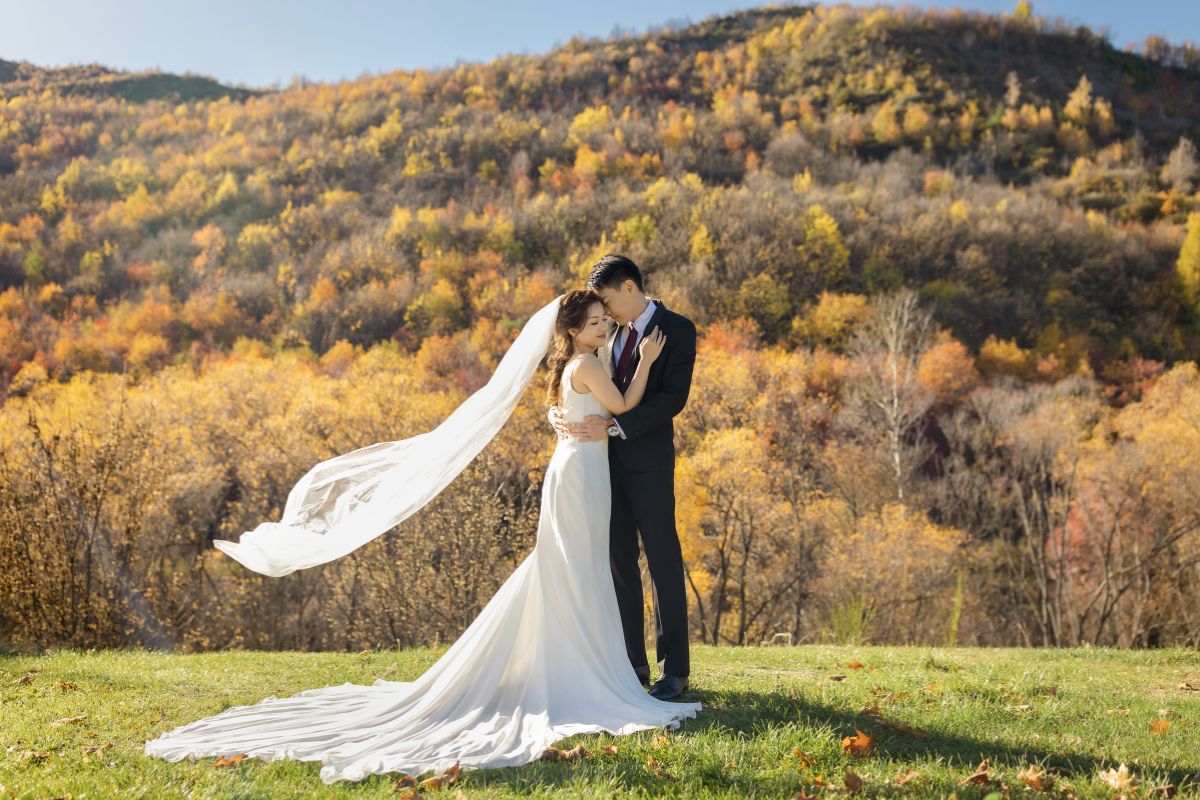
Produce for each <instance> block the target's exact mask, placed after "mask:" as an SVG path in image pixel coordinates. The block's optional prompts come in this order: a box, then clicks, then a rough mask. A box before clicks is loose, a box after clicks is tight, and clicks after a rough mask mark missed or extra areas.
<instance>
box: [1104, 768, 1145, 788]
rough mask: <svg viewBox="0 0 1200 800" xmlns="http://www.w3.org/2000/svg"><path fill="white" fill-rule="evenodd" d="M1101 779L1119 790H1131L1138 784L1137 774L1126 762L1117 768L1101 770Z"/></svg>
mask: <svg viewBox="0 0 1200 800" xmlns="http://www.w3.org/2000/svg"><path fill="white" fill-rule="evenodd" d="M1100 780H1102V781H1104V782H1105V783H1107V784H1108V785H1109V786H1111V787H1112V788H1114V789H1116V790H1117V791H1118V792H1127V791H1131V790H1132V789H1133V787H1134V786H1135V785H1136V784H1137V776H1136V775H1134V774H1133V773H1132V772H1130V771H1129V767H1127V766H1125V763H1124V762H1121V765H1120V766H1118V767H1117V768H1116V769H1104V770H1100Z"/></svg>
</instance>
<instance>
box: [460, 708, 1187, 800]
mask: <svg viewBox="0 0 1200 800" xmlns="http://www.w3.org/2000/svg"><path fill="white" fill-rule="evenodd" d="M687 699H688V700H689V701H697V700H698V701H700V702H701V703H703V704H704V709H703V710H702V711H701V712H700V714H699V716H698V717H697V718H695V719H691V720H687V721H685V722H684V723H683V725H682V727H681V728H680V732H681V733H686V734H694V735H700V736H703V735H704V734H706V733H707V734H711V735H712V736H713V738H714V741H715V740H721V739H723V740H725V741H727V742H729V741H732V740H743V738H744V737H750V738H762V737H769V736H771V734H772V730H773V729H777V728H781V727H783V726H786V725H792V724H797V723H799V724H803V725H808V726H814V725H815V726H828V727H830V728H832V729H833V731H834V732H835V734H836V736H837V737H838V738H839V739H840V737H842V736H848V735H850V734H853V733H854V731H855V729H856V728H857V729H859V730H862V731H864V732H867V733H870V734H871V735H872V736H874V737H875V738H876V742H877V744H876V750H875V753H874V755H873V756H872V757H871V758H870V759H869V760H867V761H864V762H862V763H863V766H864V767H867V765H881V764H885V763H886V760H896V761H907V762H917V761H922V762H924V761H936V760H939V759H940V760H941V761H942V762H943V763H946V764H948V765H950V766H952V767H953V766H955V765H957V766H959V767H961V769H960V770H959V771H961V772H962V776H965V775H967V774H969V773H970V772H973V771H974V768H975V767H976V766H977V765H978V764H979V762H980V761H982V760H983V759H985V758H986V759H988V760H989V761H990V763H991V764H992V767H993V770H995V769H996V768H998V767H1000V768H1005V771H1006V779H1007V780H1011V779H1012V772H1011V770H1012V769H1015V768H1017V767H1021V766H1025V765H1026V764H1035V763H1036V764H1040V765H1041V766H1042V767H1043V768H1046V769H1048V770H1049V771H1051V772H1055V773H1057V774H1060V775H1063V776H1066V777H1068V778H1073V779H1075V780H1079V781H1089V780H1091V779H1093V778H1094V777H1095V776H1096V775H1097V774H1098V773H1099V772H1100V771H1101V770H1103V769H1107V768H1110V767H1114V766H1116V765H1115V764H1114V763H1113V762H1112V761H1110V760H1105V759H1100V758H1097V757H1095V756H1091V755H1087V754H1083V753H1064V752H1062V751H1051V750H1048V749H1045V748H1039V747H1028V746H1015V745H1010V744H1005V743H1001V742H994V741H989V740H986V739H982V738H978V737H975V736H971V735H966V734H957V733H947V732H938V731H927V735H926V736H924V737H916V736H912V735H909V734H905V733H901V732H899V731H894V730H892V729H890V728H888V727H886V726H884V725H881V724H879V723H878V722H875V721H873V720H872V719H871V718H870V717H866V716H862V715H860V714H858V713H856V712H851V711H845V710H839V709H836V708H832V707H830V706H827V705H822V704H818V703H813V702H811V701H809V700H807V699H805V698H804V697H800V696H793V695H786V694H780V693H778V692H709V691H693V692H690V693H689V694H688V697H687ZM570 741H577V742H579V743H582V744H584V746H585V747H588V748H589V749H594V747H595V745H594V742H595V741H596V740H595V738H594V737H590V736H581V737H574V738H573V739H572V740H570ZM617 741H618V748H619V750H618V752H619V753H620V756H619V757H617V758H609V759H604V758H599V757H596V756H592V757H589V758H588V759H586V760H583V761H577V762H570V763H545V762H535V763H534V764H529V765H526V766H522V767H513V768H506V769H494V770H481V771H474V772H468V773H466V774H465V775H464V778H463V786H464V788H467V789H486V788H488V787H492V788H501V787H503V788H505V789H507V790H508V791H511V792H513V793H515V794H530V793H532V792H533V790H536V789H549V788H552V787H554V786H560V785H563V784H567V783H571V784H575V786H576V788H579V789H584V788H585V787H586V788H587V789H592V790H597V789H600V788H602V787H607V789H608V790H609V791H610V792H618V791H630V792H638V791H639V790H641V791H643V792H646V793H650V794H653V795H656V796H657V795H675V796H685V795H688V794H690V792H689V791H688V790H687V789H686V788H685V785H686V784H687V783H690V784H691V786H692V788H693V789H694V787H695V784H696V782H697V781H699V782H701V783H702V784H703V785H704V786H705V787H707V788H710V789H711V790H713V791H715V792H720V791H725V792H728V793H731V794H736V795H739V796H770V797H778V796H782V795H785V794H792V793H795V792H797V791H798V790H799V789H800V788H801V785H802V773H801V771H800V770H799V768H798V766H797V769H796V770H795V771H789V770H778V769H770V768H768V769H765V770H764V771H762V772H761V773H758V774H748V773H747V772H745V771H736V770H735V771H732V772H730V773H728V774H726V773H725V772H724V771H723V770H722V769H721V765H720V764H708V765H706V764H704V763H703V762H704V759H703V758H695V757H691V758H688V757H685V761H687V762H690V763H688V766H687V767H686V774H685V775H683V774H675V775H674V776H673V777H662V776H658V775H655V774H654V772H653V771H652V769H649V768H647V766H646V764H645V759H646V756H647V755H652V754H653V752H651V753H646V752H643V751H642V750H638V751H634V752H631V749H632V748H630V747H628V746H625V747H622V746H621V745H620V744H619V742H620V739H618V740H617ZM644 749H645V748H644V747H643V750H644ZM677 752H678V751H676V754H677ZM668 759H670V756H669V755H665V756H664V760H668ZM769 760H770V759H767V761H769ZM1197 770H1200V765H1197V764H1178V765H1174V766H1166V765H1145V764H1143V765H1142V766H1141V767H1140V768H1139V769H1138V770H1137V771H1138V772H1141V773H1147V772H1150V773H1152V774H1153V775H1154V777H1155V779H1156V780H1161V779H1163V778H1165V779H1166V780H1168V781H1169V782H1170V783H1171V784H1173V785H1175V786H1180V785H1181V784H1182V785H1186V786H1187V793H1188V795H1189V796H1191V795H1192V793H1194V792H1196V791H1197V789H1198V787H1197V786H1196V784H1195V780H1196V771H1197ZM683 771H684V768H682V767H680V768H675V767H668V773H669V774H671V773H679V772H683ZM896 771H897V772H901V771H903V769H901V766H900V765H899V764H897V765H896ZM827 773H828V774H826V779H827V780H832V781H833V782H835V783H840V774H841V767H840V766H838V767H836V768H834V769H827ZM994 788H995V787H994V786H993V787H987V786H966V787H960V786H958V785H957V778H956V779H954V780H945V779H943V778H941V777H937V776H930V777H929V778H927V779H926V781H924V782H923V783H920V784H919V789H918V788H917V787H916V786H914V787H912V789H913V790H914V791H917V793H926V792H929V791H931V790H935V791H942V792H944V793H947V794H948V793H950V792H957V793H958V796H959V797H963V798H966V797H977V796H978V797H983V796H984V795H986V794H987V793H988V792H989V791H993V790H994ZM897 791H904V790H901V789H900V787H898V786H895V785H891V784H888V785H886V786H884V785H876V786H873V787H869V788H868V789H867V791H866V793H867V794H868V795H871V794H877V793H879V792H882V793H884V794H888V793H891V794H895V793H897Z"/></svg>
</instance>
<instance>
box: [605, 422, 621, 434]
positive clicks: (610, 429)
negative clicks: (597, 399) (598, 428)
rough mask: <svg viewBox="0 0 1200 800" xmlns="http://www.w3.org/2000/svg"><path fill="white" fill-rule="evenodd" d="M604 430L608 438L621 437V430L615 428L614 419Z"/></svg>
mask: <svg viewBox="0 0 1200 800" xmlns="http://www.w3.org/2000/svg"><path fill="white" fill-rule="evenodd" d="M604 430H605V432H606V433H607V434H608V435H609V436H620V435H621V429H620V428H618V427H617V421H616V419H611V420H609V421H608V427H607V428H605V429H604Z"/></svg>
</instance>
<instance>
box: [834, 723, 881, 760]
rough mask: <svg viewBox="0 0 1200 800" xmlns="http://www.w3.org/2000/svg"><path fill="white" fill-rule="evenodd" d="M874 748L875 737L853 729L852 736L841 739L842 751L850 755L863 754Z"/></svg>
mask: <svg viewBox="0 0 1200 800" xmlns="http://www.w3.org/2000/svg"><path fill="white" fill-rule="evenodd" d="M874 749H875V737H873V736H871V735H870V734H868V733H863V732H862V731H860V730H859V729H858V728H855V729H854V735H853V736H847V737H845V738H843V739H842V752H843V753H847V754H849V755H852V756H865V755H868V754H869V753H870V752H871V751H872V750H874Z"/></svg>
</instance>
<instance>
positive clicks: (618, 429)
mask: <svg viewBox="0 0 1200 800" xmlns="http://www.w3.org/2000/svg"><path fill="white" fill-rule="evenodd" d="M613 425H616V426H617V432H618V433H620V434H621V438H622V439H627V438H629V437H627V436H626V435H625V429H624V428H622V427H621V423H619V422H617V418H616V417H613Z"/></svg>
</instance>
